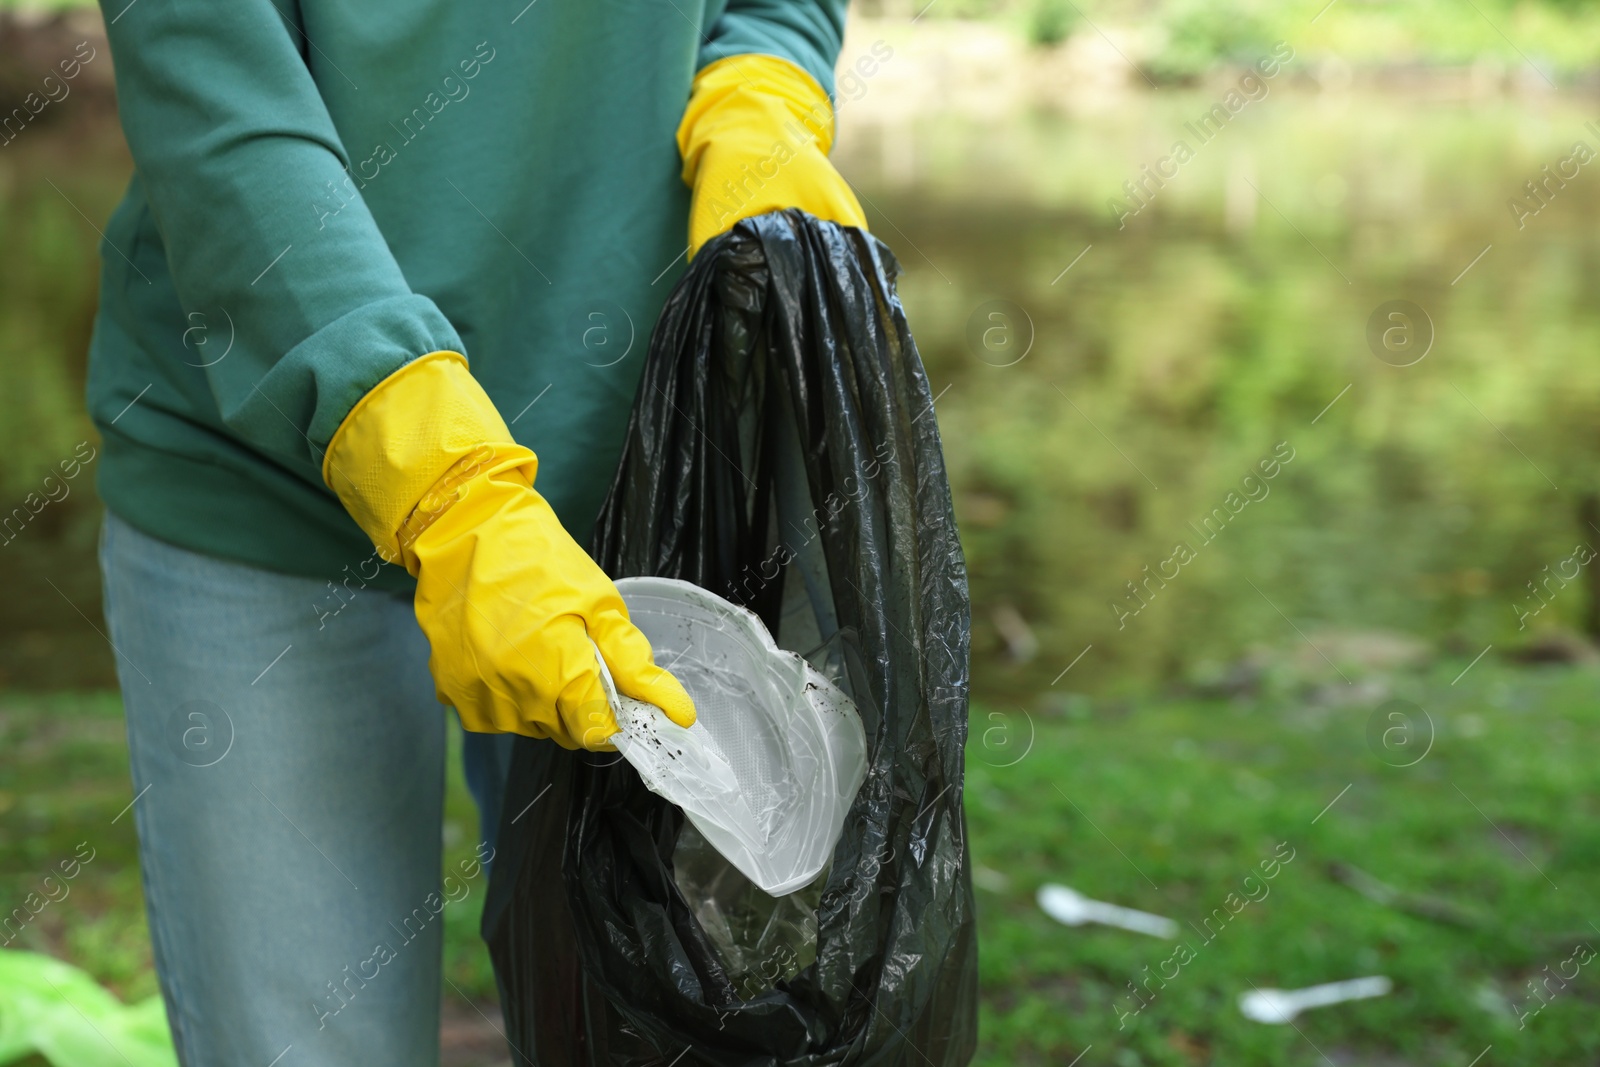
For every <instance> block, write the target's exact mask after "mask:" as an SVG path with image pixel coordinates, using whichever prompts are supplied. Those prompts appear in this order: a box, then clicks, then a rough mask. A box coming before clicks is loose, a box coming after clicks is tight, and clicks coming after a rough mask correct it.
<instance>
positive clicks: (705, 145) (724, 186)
mask: <svg viewBox="0 0 1600 1067" xmlns="http://www.w3.org/2000/svg"><path fill="white" fill-rule="evenodd" d="M832 149H833V103H832V102H831V101H830V100H829V99H828V94H827V93H825V92H823V91H822V86H820V85H818V84H817V81H816V79H815V78H813V77H812V76H811V75H809V74H807V73H806V72H805V71H803V70H801V69H800V68H799V67H797V66H795V65H794V64H793V63H791V62H789V61H788V60H786V59H779V58H778V57H776V56H762V55H746V56H729V57H728V58H727V59H719V60H717V62H715V63H713V64H711V65H710V66H708V67H706V68H705V69H704V70H702V71H701V72H700V73H699V74H697V75H696V76H695V79H694V89H693V91H692V92H691V94H690V96H689V106H688V107H687V108H686V109H685V110H684V113H683V121H682V122H681V123H679V125H678V151H679V152H680V153H682V155H683V180H684V184H686V185H688V186H689V188H691V189H693V190H694V197H693V201H692V203H691V205H690V208H689V258H691V259H693V258H694V254H695V253H696V252H698V251H700V246H701V245H703V244H705V243H706V242H707V241H709V240H711V238H713V237H715V236H716V235H717V234H719V233H725V232H726V231H728V230H731V229H732V228H733V225H734V223H736V222H738V221H739V220H740V219H745V218H750V217H751V216H754V215H762V214H765V213H766V212H768V211H781V210H782V209H784V208H791V207H797V208H801V209H803V210H805V211H809V212H810V213H811V214H813V215H815V216H816V217H817V218H819V219H827V220H829V221H830V222H838V223H842V224H844V225H846V226H859V227H861V228H862V229H863V230H864V229H866V228H867V220H866V217H865V216H864V215H862V213H861V205H860V204H858V203H857V202H856V196H855V194H854V193H852V192H851V191H850V186H849V185H848V184H847V183H846V182H845V180H844V179H843V178H841V177H840V176H839V172H838V171H836V170H834V169H833V164H832V163H830V162H828V153H829V152H830V151H831V150H832Z"/></svg>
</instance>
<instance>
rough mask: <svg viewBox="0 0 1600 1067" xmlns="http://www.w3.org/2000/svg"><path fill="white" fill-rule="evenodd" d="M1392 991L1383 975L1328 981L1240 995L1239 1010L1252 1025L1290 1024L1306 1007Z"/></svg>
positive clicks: (1321, 1005)
mask: <svg viewBox="0 0 1600 1067" xmlns="http://www.w3.org/2000/svg"><path fill="white" fill-rule="evenodd" d="M1392 989H1394V983H1393V982H1391V981H1389V979H1387V978H1385V977H1384V976H1383V975H1375V976H1373V977H1371V978H1351V979H1349V980H1347V981H1343V982H1328V983H1326V984H1324V985H1314V986H1309V987H1307V988H1305V989H1254V990H1251V991H1250V992H1248V993H1242V994H1240V996H1239V1011H1240V1012H1242V1013H1243V1014H1244V1017H1245V1018H1246V1019H1249V1020H1251V1021H1252V1022H1258V1023H1271V1024H1282V1023H1288V1022H1292V1021H1294V1017H1295V1016H1296V1015H1299V1014H1300V1013H1301V1012H1303V1011H1305V1010H1306V1009H1307V1008H1321V1007H1324V1006H1326V1005H1329V1004H1342V1003H1344V1002H1345V1001H1347V1000H1365V999H1366V998H1368V997H1381V996H1384V995H1386V994H1388V993H1389V992H1390V991H1391V990H1392Z"/></svg>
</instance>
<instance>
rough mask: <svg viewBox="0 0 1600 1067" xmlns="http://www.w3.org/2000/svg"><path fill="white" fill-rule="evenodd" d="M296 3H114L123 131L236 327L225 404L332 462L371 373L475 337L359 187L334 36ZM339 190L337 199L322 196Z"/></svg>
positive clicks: (204, 284) (202, 299)
mask: <svg viewBox="0 0 1600 1067" xmlns="http://www.w3.org/2000/svg"><path fill="white" fill-rule="evenodd" d="M282 7H283V11H284V12H286V13H287V14H280V10H279V6H278V5H277V3H275V2H274V0H229V2H227V3H214V2H193V0H190V2H183V0H144V2H143V3H137V2H136V3H134V4H129V3H128V2H127V0H104V6H103V10H104V12H105V17H106V23H107V33H108V36H109V38H110V42H111V49H112V54H113V57H114V59H115V64H116V81H117V99H118V106H119V109H120V111H121V117H122V126H123V130H124V132H125V134H126V136H127V140H128V145H129V148H130V149H131V151H132V154H133V160H134V167H135V169H136V171H137V173H138V175H139V183H140V185H141V186H142V188H143V190H144V193H145V197H146V200H147V203H148V205H149V210H150V212H151V214H152V216H153V221H154V224H155V228H156V230H157V231H158V232H159V233H160V235H161V239H162V243H163V245H164V247H165V251H166V257H167V265H168V269H169V271H170V272H171V275H172V279H173V283H174V285H175V287H176V290H177V295H178V299H179V302H180V303H181V304H182V306H183V309H184V311H185V312H186V313H194V312H202V313H205V314H206V315H207V316H211V317H219V315H218V313H225V314H226V315H227V317H228V318H229V319H230V320H231V321H232V323H233V326H234V343H233V347H232V348H231V350H230V351H229V352H228V355H227V356H226V357H225V358H223V359H220V360H218V361H217V362H216V363H215V364H213V365H212V366H209V367H207V368H205V370H204V372H203V373H205V374H206V376H207V384H208V386H209V388H210V389H211V391H212V393H213V395H214V396H215V398H216V400H217V404H218V408H219V410H220V412H221V414H222V418H223V421H224V422H225V424H226V425H227V426H228V428H229V430H230V431H231V432H233V433H234V434H236V435H237V436H238V437H239V438H240V439H241V440H243V441H244V442H245V443H246V444H248V445H250V446H251V447H253V448H256V449H259V450H260V451H262V452H265V453H267V454H271V455H277V456H281V457H285V458H290V459H293V460H296V461H300V462H303V461H304V460H306V459H308V458H309V459H310V460H311V461H312V463H313V464H315V465H316V466H317V467H320V465H321V460H322V455H323V452H324V451H325V450H326V448H327V445H328V441H329V440H330V439H331V438H332V436H333V434H334V431H335V430H337V429H338V427H339V424H340V422H341V421H343V419H344V416H345V415H346V414H347V413H348V412H349V411H350V409H351V408H352V407H353V406H354V405H355V403H356V401H357V400H359V399H360V398H361V397H362V395H364V394H365V393H366V392H367V390H369V389H370V388H371V387H372V386H374V385H376V384H377V383H378V382H379V381H381V380H382V379H384V378H385V377H387V376H388V375H389V374H390V373H391V372H392V371H394V370H395V369H397V368H398V367H400V366H401V365H403V364H404V363H406V362H407V361H409V360H412V359H415V358H417V357H419V356H422V355H425V354H427V353H429V352H435V351H439V350H452V351H457V352H461V351H462V348H461V340H460V338H459V337H458V336H457V334H456V331H455V329H454V328H453V327H452V326H451V325H450V323H449V321H448V320H447V319H446V318H445V316H444V315H443V313H442V312H440V310H439V308H438V307H437V306H435V304H434V303H433V301H432V300H430V299H428V298H427V297H424V296H421V295H419V294H416V293H413V292H412V291H411V289H410V287H409V286H408V285H407V283H406V279H405V278H404V276H403V275H402V274H401V271H400V267H399V265H398V264H397V263H396V262H395V259H394V256H393V255H392V254H391V253H390V251H389V248H388V245H387V244H386V243H385V241H384V238H383V235H382V234H381V233H379V231H378V227H377V224H376V223H375V222H374V220H373V217H372V215H371V213H370V211H369V210H368V208H367V206H366V204H365V203H364V202H363V201H362V199H361V196H360V193H359V191H358V185H357V183H356V182H355V181H353V180H352V179H351V177H350V175H349V174H348V171H347V168H348V167H349V163H350V159H349V156H348V154H347V153H346V151H345V148H344V146H343V145H342V144H341V143H340V140H339V136H338V134H337V132H336V130H335V129H334V124H333V120H332V119H331V118H330V116H329V114H328V109H327V107H326V106H325V105H324V103H323V100H322V97H321V96H320V94H319V93H318V90H317V85H316V82H315V81H314V80H313V77H312V72H311V67H310V66H308V63H316V62H319V61H320V60H319V56H320V53H318V52H317V50H316V49H315V47H314V45H312V44H310V43H308V42H307V41H306V38H305V37H304V35H303V32H302V30H301V28H300V27H299V25H298V24H297V22H295V21H291V20H295V19H297V18H298V15H297V11H298V6H297V4H296V3H295V0H282ZM308 57H309V58H308ZM327 73H328V75H329V76H331V77H338V76H339V75H338V74H337V73H336V72H335V71H333V70H330V71H328V72H327ZM380 180H381V179H380ZM330 191H337V194H338V195H339V197H340V198H341V200H342V201H343V203H344V206H343V208H342V209H341V210H340V211H339V212H338V213H337V214H331V213H329V212H326V211H319V210H318V208H317V207H316V205H318V204H320V203H323V202H325V201H327V200H328V199H329V195H330ZM135 284H137V283H135ZM178 328H179V329H180V330H181V328H182V326H181V324H180V325H179V327H178Z"/></svg>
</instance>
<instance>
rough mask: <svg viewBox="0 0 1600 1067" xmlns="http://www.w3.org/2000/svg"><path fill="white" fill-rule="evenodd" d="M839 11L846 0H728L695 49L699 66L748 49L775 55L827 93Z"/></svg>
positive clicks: (840, 31) (839, 39) (839, 31)
mask: <svg viewBox="0 0 1600 1067" xmlns="http://www.w3.org/2000/svg"><path fill="white" fill-rule="evenodd" d="M844 12H845V0H730V2H729V4H728V6H727V7H726V8H725V9H724V10H723V12H722V15H721V17H720V18H718V19H717V20H716V21H715V22H714V23H712V26H711V32H710V34H709V37H710V40H709V41H708V42H707V43H706V44H704V45H703V46H702V47H701V49H700V66H701V67H705V66H709V65H710V64H712V63H715V62H716V61H717V60H719V59H726V58H727V57H729V56H739V55H749V54H752V53H754V54H759V55H768V56H777V57H778V58H780V59H787V60H788V61H789V62H791V63H794V64H796V65H797V66H799V67H800V68H801V69H802V70H804V71H805V72H806V73H808V74H810V75H811V76H812V77H813V78H815V79H817V84H819V85H821V86H822V89H823V91H824V92H826V93H827V94H828V96H829V97H832V96H833V67H834V64H835V63H837V62H838V61H839V49H840V48H841V47H843V45H844Z"/></svg>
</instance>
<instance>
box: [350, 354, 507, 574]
mask: <svg viewBox="0 0 1600 1067" xmlns="http://www.w3.org/2000/svg"><path fill="white" fill-rule="evenodd" d="M490 466H493V467H497V468H508V467H518V466H520V467H523V468H524V469H525V472H526V476H527V479H528V482H529V484H530V485H531V484H532V482H533V478H534V474H535V472H536V471H537V467H538V460H537V459H536V458H535V457H534V454H533V453H532V452H530V451H529V450H528V449H526V448H523V447H522V446H520V445H518V444H516V443H515V441H514V440H513V439H512V436H511V430H510V429H509V428H508V427H507V426H506V424H505V420H504V419H502V418H501V417H500V413H499V412H498V411H497V410H495V406H494V402H493V401H491V400H490V399H489V395H488V394H487V393H485V392H484V391H483V387H482V386H481V385H479V384H478V382H477V379H475V378H473V377H472V375H471V373H469V372H468V370H467V361H466V358H465V357H464V356H462V355H461V354H459V353H457V352H431V353H429V354H428V355H425V356H422V357H421V358H419V359H416V360H413V361H412V362H410V363H407V364H406V365H405V366H403V367H401V368H400V369H399V370H397V371H395V372H394V373H393V374H391V375H389V377H387V378H385V379H384V380H383V381H381V382H379V383H378V384H377V385H375V386H373V387H372V389H371V390H369V391H368V392H367V394H366V395H365V396H363V397H362V398H361V400H360V401H359V402H358V403H357V404H356V406H355V407H353V408H351V409H350V414H348V415H346V416H345V419H344V422H342V423H341V424H340V425H339V429H338V431H337V432H336V433H335V434H334V435H333V440H332V441H331V442H329V444H328V451H327V454H326V455H324V456H323V460H322V479H323V481H324V482H326V483H327V485H328V487H329V488H330V489H332V490H333V491H334V493H335V494H336V495H337V496H338V497H339V501H340V503H342V504H343V505H344V507H345V510H346V511H348V512H349V513H350V516H351V517H352V518H353V519H355V520H356V524H357V525H359V526H360V527H361V529H362V530H363V531H364V532H365V533H366V535H367V536H368V537H370V538H371V539H372V543H373V545H374V546H375V547H376V548H377V549H378V554H379V555H380V556H381V557H382V558H383V559H385V560H387V561H389V562H391V563H396V562H401V561H402V560H403V559H404V557H405V553H404V552H403V547H404V545H405V544H408V543H409V542H410V541H411V540H413V539H414V538H415V537H416V536H417V535H418V534H419V533H421V531H422V530H423V529H426V528H427V526H428V525H429V524H431V522H432V520H433V519H435V518H437V517H438V515H439V514H441V513H442V512H443V511H444V510H445V509H446V508H448V507H449V506H450V505H451V504H453V503H454V502H455V501H456V500H457V499H459V498H460V496H461V493H462V491H463V487H464V486H465V484H466V482H468V481H469V480H471V478H473V477H475V476H476V475H477V474H479V473H481V472H482V471H483V470H484V469H486V468H488V467H490Z"/></svg>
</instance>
